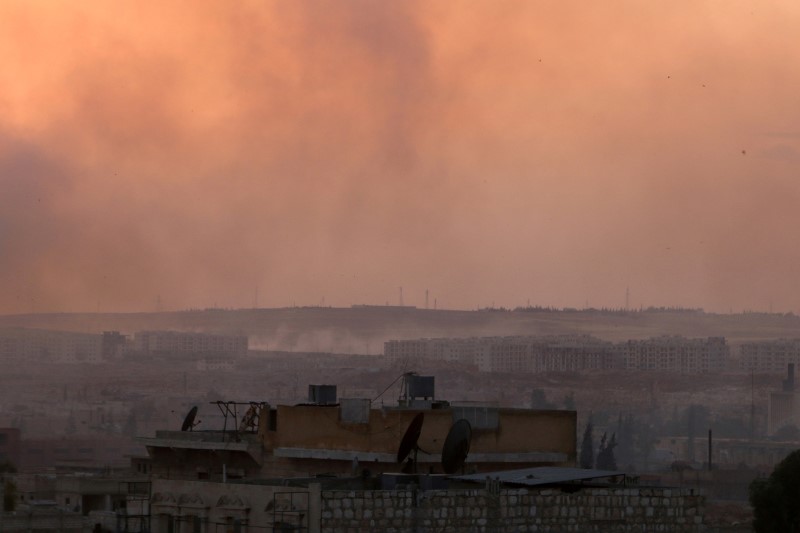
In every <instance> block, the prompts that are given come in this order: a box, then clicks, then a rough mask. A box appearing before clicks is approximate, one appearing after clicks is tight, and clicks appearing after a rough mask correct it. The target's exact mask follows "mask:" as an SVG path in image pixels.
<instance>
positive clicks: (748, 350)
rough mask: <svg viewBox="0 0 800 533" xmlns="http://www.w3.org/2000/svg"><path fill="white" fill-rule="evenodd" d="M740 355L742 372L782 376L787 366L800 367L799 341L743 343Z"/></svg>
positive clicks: (782, 340)
mask: <svg viewBox="0 0 800 533" xmlns="http://www.w3.org/2000/svg"><path fill="white" fill-rule="evenodd" d="M740 353H741V357H740V361H739V364H740V367H741V369H742V370H743V371H746V372H756V373H773V374H782V373H783V372H785V371H786V366H787V365H789V364H794V365H800V339H773V340H765V341H755V342H745V343H743V344H742V345H741V348H740Z"/></svg>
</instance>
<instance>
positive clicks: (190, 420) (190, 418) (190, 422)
mask: <svg viewBox="0 0 800 533" xmlns="http://www.w3.org/2000/svg"><path fill="white" fill-rule="evenodd" d="M196 416H197V406H196V405H195V406H194V407H192V408H191V409H189V412H188V413H186V417H185V418H184V419H183V424H182V425H181V431H192V429H193V428H194V427H195V426H196V425H197V424H199V423H200V421H198V422H197V423H195V421H194V419H195V417H196Z"/></svg>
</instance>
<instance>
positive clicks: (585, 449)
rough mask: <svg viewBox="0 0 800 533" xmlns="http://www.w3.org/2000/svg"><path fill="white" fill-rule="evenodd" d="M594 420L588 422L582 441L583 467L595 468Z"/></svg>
mask: <svg viewBox="0 0 800 533" xmlns="http://www.w3.org/2000/svg"><path fill="white" fill-rule="evenodd" d="M592 429H593V428H592V421H591V420H589V421H588V422H587V423H586V429H585V430H584V431H583V442H582V443H581V468H594V442H593V439H592Z"/></svg>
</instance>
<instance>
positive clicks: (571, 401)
mask: <svg viewBox="0 0 800 533" xmlns="http://www.w3.org/2000/svg"><path fill="white" fill-rule="evenodd" d="M564 409H566V410H567V411H574V410H575V393H574V392H572V391H569V394H567V395H566V396H564Z"/></svg>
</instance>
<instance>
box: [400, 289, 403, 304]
mask: <svg viewBox="0 0 800 533" xmlns="http://www.w3.org/2000/svg"><path fill="white" fill-rule="evenodd" d="M400 307H403V287H402V286H401V287H400Z"/></svg>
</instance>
